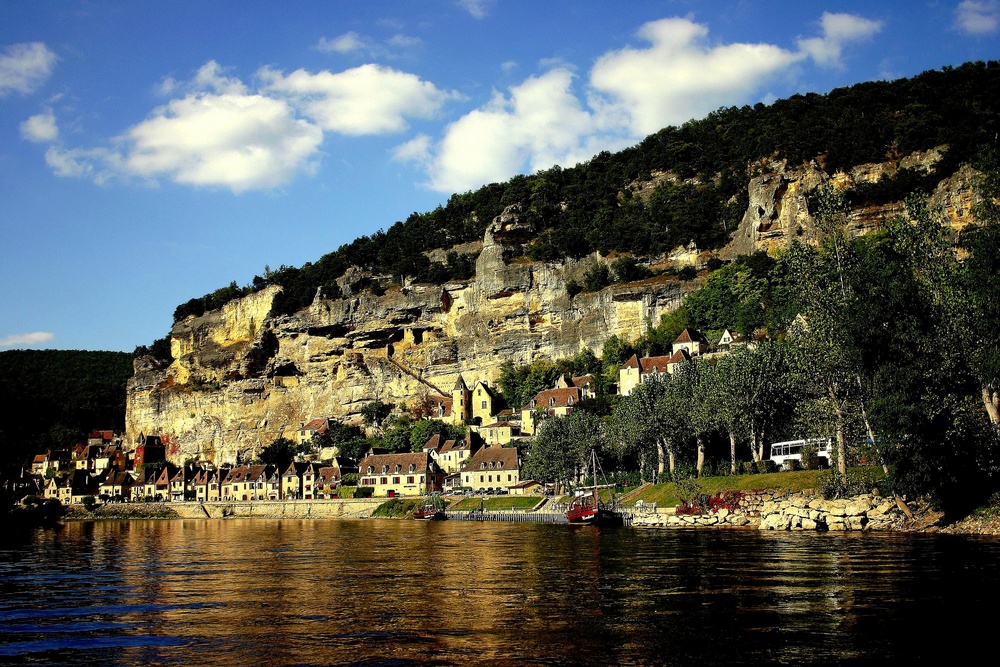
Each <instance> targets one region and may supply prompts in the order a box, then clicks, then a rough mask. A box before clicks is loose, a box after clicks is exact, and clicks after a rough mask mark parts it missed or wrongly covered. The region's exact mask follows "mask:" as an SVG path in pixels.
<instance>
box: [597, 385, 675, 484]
mask: <svg viewBox="0 0 1000 667" xmlns="http://www.w3.org/2000/svg"><path fill="white" fill-rule="evenodd" d="M668 384H669V381H664V380H658V379H652V380H649V381H647V382H643V383H641V384H640V385H639V386H637V387H636V388H635V389H633V390H632V393H631V394H629V395H628V396H626V397H624V398H623V399H622V400H621V402H620V403H619V404H618V408H617V409H616V410H615V411H614V413H612V415H611V420H610V421H609V422H608V441H609V442H610V443H612V445H613V446H614V447H615V448H617V450H618V452H619V453H620V454H621V455H627V456H636V457H637V458H638V459H639V462H640V469H641V471H642V473H643V478H644V479H649V478H652V479H655V478H656V474H657V473H662V472H664V471H665V470H666V469H667V468H668V466H669V470H670V473H671V474H673V473H674V468H675V464H676V453H677V449H678V447H679V446H680V445H681V444H682V443H683V440H684V435H685V434H684V432H683V428H682V424H681V422H680V420H678V418H677V416H676V415H675V414H673V406H672V404H671V403H670V401H669V400H668V398H667V393H668Z"/></svg>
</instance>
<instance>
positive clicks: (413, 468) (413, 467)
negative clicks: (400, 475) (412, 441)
mask: <svg viewBox="0 0 1000 667" xmlns="http://www.w3.org/2000/svg"><path fill="white" fill-rule="evenodd" d="M416 469H417V466H415V465H414V464H412V463H411V464H410V472H413V471H414V470H416Z"/></svg>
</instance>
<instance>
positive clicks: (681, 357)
mask: <svg viewBox="0 0 1000 667" xmlns="http://www.w3.org/2000/svg"><path fill="white" fill-rule="evenodd" d="M685 361H691V355H690V354H688V351H687V350H684V349H681V350H677V351H676V352H674V353H673V354H672V355H670V359H668V360H667V363H670V364H679V363H682V362H685Z"/></svg>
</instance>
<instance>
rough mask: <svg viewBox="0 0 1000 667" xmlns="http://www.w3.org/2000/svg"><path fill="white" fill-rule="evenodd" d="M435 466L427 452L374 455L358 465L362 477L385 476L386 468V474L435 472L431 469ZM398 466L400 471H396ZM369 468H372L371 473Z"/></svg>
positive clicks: (362, 460)
mask: <svg viewBox="0 0 1000 667" xmlns="http://www.w3.org/2000/svg"><path fill="white" fill-rule="evenodd" d="M411 465H412V466H413V470H410V466H411ZM433 465H434V463H433V461H431V458H430V455H429V454H427V452H418V453H416V454H372V455H371V456H366V457H365V458H363V459H361V462H360V463H358V472H359V473H360V474H362V475H379V474H383V470H382V469H383V467H384V468H385V469H386V472H385V474H390V475H391V474H397V473H398V474H406V473H418V474H419V473H427V472H434V470H433V469H432V468H431V466H433ZM397 466H398V467H399V469H398V470H397V469H396V467H397ZM368 468H371V471H370V472H369V470H368Z"/></svg>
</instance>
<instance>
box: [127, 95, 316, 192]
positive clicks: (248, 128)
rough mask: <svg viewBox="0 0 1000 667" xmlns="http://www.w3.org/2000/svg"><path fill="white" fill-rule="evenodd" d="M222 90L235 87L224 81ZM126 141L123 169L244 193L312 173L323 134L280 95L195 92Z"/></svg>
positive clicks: (162, 110) (129, 134)
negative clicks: (224, 85) (297, 115)
mask: <svg viewBox="0 0 1000 667" xmlns="http://www.w3.org/2000/svg"><path fill="white" fill-rule="evenodd" d="M209 83H210V85H212V86H213V87H215V84H216V83H218V82H214V81H210V82H209ZM226 89H229V90H237V89H238V87H237V86H236V85H235V84H233V83H230V84H227V86H226ZM124 139H125V141H126V143H127V144H128V148H127V152H126V155H125V156H124V161H123V166H124V168H125V170H126V171H127V172H128V173H130V174H135V175H139V176H144V177H148V178H156V177H159V176H166V177H168V178H170V179H171V180H173V181H174V182H177V183H185V184H189V185H198V186H223V187H228V188H230V189H231V190H233V192H243V191H245V190H252V189H259V188H272V187H275V186H278V185H282V184H283V183H285V182H287V181H288V180H289V179H290V178H291V177H292V176H294V175H295V174H296V173H297V172H300V171H307V172H308V171H311V170H312V169H313V168H314V158H315V156H316V153H317V151H318V150H319V145H320V143H322V141H323V132H322V130H320V129H319V128H318V127H316V126H315V125H313V124H312V123H310V122H308V121H306V120H301V119H297V118H295V115H294V112H293V110H292V108H291V107H290V106H289V105H288V104H287V103H286V102H285V101H283V100H276V99H272V98H269V97H265V96H263V95H259V94H257V95H250V94H238V93H235V92H234V93H225V94H213V93H194V94H190V95H188V96H186V97H184V98H182V99H178V100H172V101H171V102H170V103H169V104H167V105H166V106H165V107H162V108H160V109H157V110H156V111H155V112H154V114H153V116H152V117H151V118H149V119H148V120H145V121H143V122H142V123H139V124H138V125H136V126H135V127H133V128H131V129H130V130H129V131H128V132H127V133H126V134H125V136H124Z"/></svg>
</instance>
